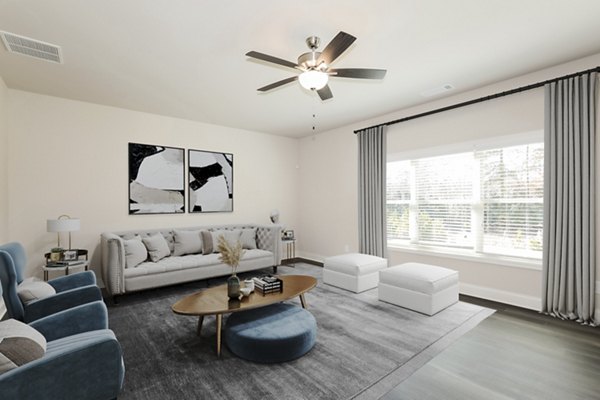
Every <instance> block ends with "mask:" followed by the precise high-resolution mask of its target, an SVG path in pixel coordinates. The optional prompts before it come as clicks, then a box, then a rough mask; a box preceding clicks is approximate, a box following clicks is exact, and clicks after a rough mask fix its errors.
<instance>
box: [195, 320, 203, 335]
mask: <svg viewBox="0 0 600 400" xmlns="http://www.w3.org/2000/svg"><path fill="white" fill-rule="evenodd" d="M203 322H204V315H201V316H199V317H198V330H197V334H198V336H200V332H201V331H202V323H203Z"/></svg>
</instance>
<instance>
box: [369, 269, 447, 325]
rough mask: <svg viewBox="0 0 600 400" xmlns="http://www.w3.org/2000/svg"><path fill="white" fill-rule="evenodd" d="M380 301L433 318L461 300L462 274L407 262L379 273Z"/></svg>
mask: <svg viewBox="0 0 600 400" xmlns="http://www.w3.org/2000/svg"><path fill="white" fill-rule="evenodd" d="M379 300H381V301H385V302H387V303H392V304H395V305H397V306H400V307H404V308H409V309H411V310H414V311H418V312H420V313H423V314H427V315H433V314H435V313H437V312H438V311H441V310H443V309H444V308H446V307H448V306H450V305H452V304H454V303H456V302H457V301H458V272H457V271H453V270H451V269H448V268H442V267H436V266H435V265H428V264H420V263H406V264H401V265H396V266H394V267H390V268H387V269H385V270H383V271H380V272H379Z"/></svg>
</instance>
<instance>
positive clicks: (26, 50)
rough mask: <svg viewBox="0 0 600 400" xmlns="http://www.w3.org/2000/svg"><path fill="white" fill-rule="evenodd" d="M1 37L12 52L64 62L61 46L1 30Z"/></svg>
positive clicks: (59, 62)
mask: <svg viewBox="0 0 600 400" xmlns="http://www.w3.org/2000/svg"><path fill="white" fill-rule="evenodd" d="M0 37H2V42H4V46H6V49H7V50H8V51H10V52H11V53H19V54H23V55H26V56H29V57H34V58H39V59H41V60H45V61H50V62H55V63H58V64H62V55H61V50H60V47H58V46H56V45H53V44H50V43H45V42H40V41H39V40H35V39H31V38H28V37H25V36H19V35H15V34H14V33H10V32H3V31H0Z"/></svg>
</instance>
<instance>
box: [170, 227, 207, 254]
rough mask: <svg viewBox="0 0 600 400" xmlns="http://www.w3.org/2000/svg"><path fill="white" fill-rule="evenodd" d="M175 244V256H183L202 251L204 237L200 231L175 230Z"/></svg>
mask: <svg viewBox="0 0 600 400" xmlns="http://www.w3.org/2000/svg"><path fill="white" fill-rule="evenodd" d="M173 238H174V239H175V246H174V248H173V255H174V256H183V255H185V254H197V253H202V238H201V236H200V231H183V230H182V231H178V230H175V231H173Z"/></svg>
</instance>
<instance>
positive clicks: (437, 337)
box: [109, 263, 491, 400]
mask: <svg viewBox="0 0 600 400" xmlns="http://www.w3.org/2000/svg"><path fill="white" fill-rule="evenodd" d="M262 272H264V273H269V272H271V270H270V269H269V270H264V271H262ZM321 272H322V268H320V267H315V266H312V265H308V264H303V263H298V264H296V267H295V268H291V267H280V268H279V273H282V274H306V275H313V276H315V277H317V278H318V279H319V284H318V285H317V287H316V288H315V289H313V290H312V291H310V292H309V293H307V294H306V301H307V303H308V309H309V311H310V312H312V313H313V315H314V316H315V318H316V320H317V326H318V333H317V343H316V345H315V347H314V348H313V349H312V350H311V351H310V352H309V353H308V354H306V355H305V356H304V357H302V358H300V359H298V360H294V361H291V362H287V363H283V364H275V365H264V364H255V363H252V362H247V361H244V360H241V359H239V358H237V357H235V356H234V355H232V354H231V353H230V352H229V350H228V349H227V347H226V344H224V345H223V351H222V354H221V357H220V358H218V357H217V355H216V351H215V342H216V334H215V319H214V318H213V317H206V318H205V320H204V327H203V330H202V337H201V338H200V337H198V336H196V324H197V317H187V316H182V315H176V314H174V313H173V312H172V311H171V305H172V304H173V303H175V302H176V301H177V300H179V299H180V298H181V297H183V296H186V295H188V294H190V293H193V292H195V291H198V290H201V289H202V288H205V287H211V286H215V285H219V284H222V283H223V282H224V280H225V278H218V279H210V280H205V281H198V282H193V283H189V284H184V285H179V286H173V287H168V288H162V289H155V290H149V291H144V292H141V293H134V294H131V295H127V296H123V297H122V298H121V301H120V304H118V305H117V306H111V307H109V323H110V328H111V329H112V330H113V331H114V332H115V334H116V336H117V338H118V339H119V341H120V343H121V346H122V348H123V353H124V359H125V368H126V371H125V387H124V390H123V392H122V395H121V396H120V397H119V398H123V399H290V400H291V399H350V398H360V399H363V398H378V397H380V396H381V395H382V394H384V393H385V392H386V391H388V390H390V389H391V388H392V387H393V385H397V384H399V383H401V381H402V380H403V379H406V375H407V373H406V371H404V372H403V373H399V372H400V371H403V368H404V369H406V366H408V365H412V367H411V368H413V370H412V371H411V372H410V373H412V372H414V370H415V369H417V368H418V367H420V366H422V365H423V364H424V363H425V362H427V361H428V360H429V359H431V357H433V356H434V355H432V354H430V355H429V356H428V358H427V359H424V360H423V361H422V362H421V363H420V364H418V365H414V364H415V360H418V359H419V355H422V354H426V353H428V352H429V353H432V351H433V350H432V349H435V351H434V352H435V353H439V352H440V351H441V350H443V348H442V347H444V346H440V345H439V344H440V343H444V339H445V341H449V340H448V338H450V337H453V336H457V335H459V336H460V334H462V333H464V332H463V331H465V329H467V328H466V327H472V326H474V324H476V323H478V322H479V321H481V320H483V319H484V318H486V317H487V316H488V315H490V314H491V311H490V310H488V309H485V308H483V307H479V306H476V305H472V304H467V303H463V302H459V303H457V304H455V305H453V306H451V307H449V308H448V309H446V310H444V311H442V312H440V313H438V314H436V315H435V316H433V317H428V316H425V315H422V314H419V313H416V312H412V311H409V310H406V309H403V308H400V307H396V306H393V305H391V304H387V303H383V302H380V301H378V300H377V290H376V289H375V290H370V291H367V292H363V293H360V294H354V293H352V292H348V291H345V290H342V289H338V288H335V287H333V286H329V285H325V284H323V283H322V280H321ZM260 273H261V271H254V272H250V273H245V274H241V275H240V277H242V278H243V277H250V276H256V275H259V274H260ZM290 302H292V303H297V304H298V305H299V300H298V299H294V300H291V301H290ZM225 318H226V317H224V322H225ZM436 344H437V346H436ZM447 345H449V343H448V344H447ZM447 345H446V346H447ZM436 347H437V349H436ZM421 358H423V357H421ZM383 383H385V385H387V386H385V385H383ZM378 385H379V386H378ZM390 385H391V386H390Z"/></svg>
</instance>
